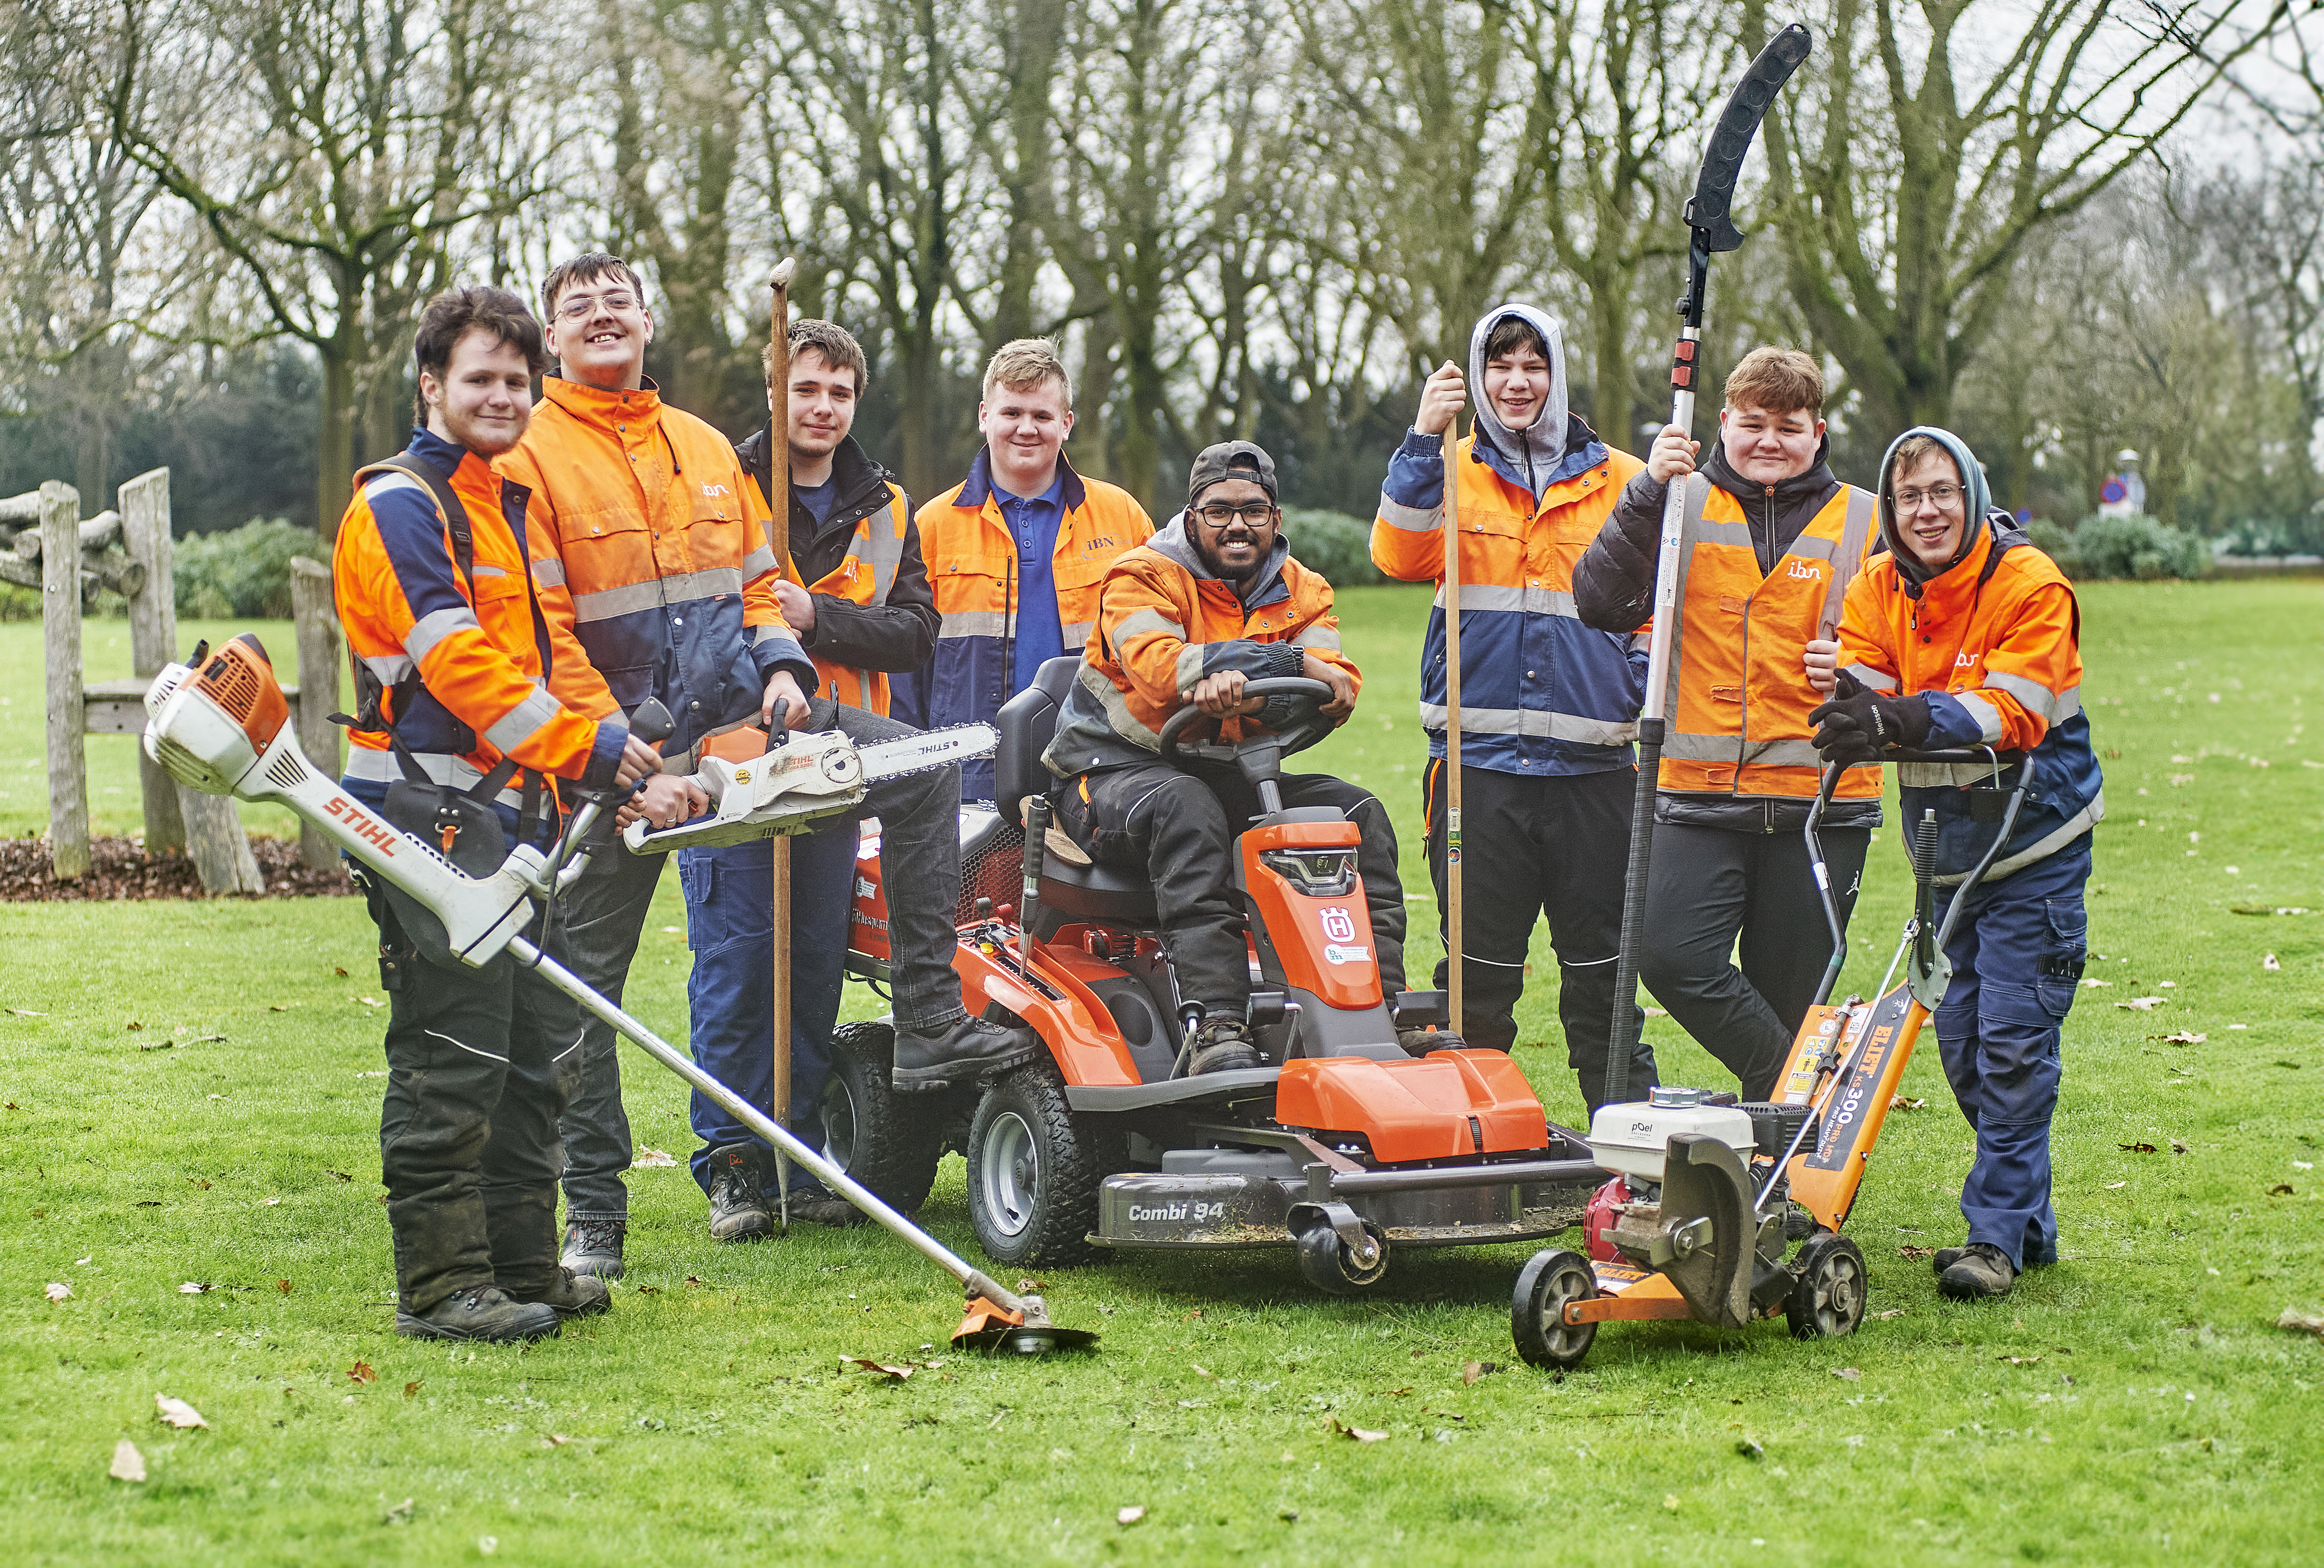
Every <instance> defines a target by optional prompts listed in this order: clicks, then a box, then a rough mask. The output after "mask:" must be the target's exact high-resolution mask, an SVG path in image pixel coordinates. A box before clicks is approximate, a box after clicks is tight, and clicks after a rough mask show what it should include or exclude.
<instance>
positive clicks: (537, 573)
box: [532, 556, 565, 588]
mask: <svg viewBox="0 0 2324 1568" xmlns="http://www.w3.org/2000/svg"><path fill="white" fill-rule="evenodd" d="M532 580H533V581H534V582H536V583H539V585H540V586H542V587H544V588H561V587H563V586H565V563H564V562H563V561H560V560H558V558H556V557H555V556H549V557H545V558H542V559H540V560H537V561H535V562H533V563H532Z"/></svg>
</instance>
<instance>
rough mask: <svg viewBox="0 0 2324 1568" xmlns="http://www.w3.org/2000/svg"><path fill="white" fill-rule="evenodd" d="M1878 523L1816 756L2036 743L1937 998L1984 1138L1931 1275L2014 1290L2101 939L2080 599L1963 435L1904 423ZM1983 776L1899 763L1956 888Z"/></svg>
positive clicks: (1967, 861)
mask: <svg viewBox="0 0 2324 1568" xmlns="http://www.w3.org/2000/svg"><path fill="white" fill-rule="evenodd" d="M1880 531H1881V537H1882V539H1883V540H1884V541H1885V542H1886V544H1887V546H1888V552H1887V554H1886V555H1884V556H1880V557H1877V558H1874V560H1873V561H1872V562H1871V563H1870V564H1869V565H1867V567H1865V568H1864V570H1863V572H1862V573H1861V574H1860V575H1859V576H1858V577H1857V579H1856V581H1855V583H1854V584H1852V585H1851V586H1849V590H1848V599H1847V604H1846V606H1845V610H1844V613H1843V616H1842V619H1841V622H1840V671H1839V678H1838V685H1837V687H1836V689H1835V690H1834V692H1833V695H1832V700H1831V701H1830V702H1827V703H1825V704H1824V705H1823V706H1821V707H1819V708H1817V709H1816V710H1815V711H1814V712H1813V713H1812V714H1810V715H1808V717H1809V718H1810V720H1812V722H1814V723H1815V724H1818V725H1819V726H1820V727H1819V728H1818V729H1817V731H1816V734H1815V743H1816V746H1817V748H1818V750H1820V751H1821V752H1822V753H1823V755H1824V757H1825V759H1826V760H1827V761H1835V762H1850V763H1853V762H1877V761H1879V759H1880V758H1881V756H1882V754H1883V753H1884V752H1889V751H1893V750H1899V749H1902V750H1905V751H1939V750H1944V749H1949V748H1956V747H1966V746H1990V747H1992V748H1994V749H1995V750H1997V751H2006V752H2024V761H2023V762H2021V763H2020V764H2018V765H2019V766H2022V767H2025V768H2030V769H2031V770H2033V778H2032V779H2031V780H2030V785H2031V788H2030V789H2029V790H2028V793H2027V797H2026V804H2025V807H2024V809H2023V810H2022V811H2021V812H2020V813H2019V815H2018V817H2017V820H2016V823H2015V825H2014V826H2013V827H2012V829H2011V831H2010V835H2009V840H2008V842H2007V843H2006V844H2003V845H2002V846H2001V850H2000V853H1999V855H1998V857H1997V859H1996V860H1995V861H1994V862H1993V866H1992V869H1991V870H1989V871H1988V872H1987V873H1986V875H1985V879H1984V880H1983V881H1980V882H1979V883H1978V886H1977V887H1976V888H1975V889H1974V890H1971V891H1970V893H1969V895H1968V896H1969V899H1970V905H1969V909H1967V910H1966V911H1964V913H1963V915H1962V918H1961V919H1960V923H1959V925H1958V926H1957V927H1955V928H1954V932H1953V938H1952V941H1951V942H1950V944H1949V945H1947V947H1946V949H1945V956H1946V958H1947V959H1948V960H1949V961H1950V964H1951V965H1952V979H1951V982H1950V984H1949V985H1948V986H1947V987H1946V990H1945V994H1944V1000H1943V1001H1942V1002H1941V1003H1940V1004H1939V1005H1938V1007H1937V1010H1936V1013H1935V1022H1936V1026H1937V1045H1938V1047H1939V1048H1940V1049H1941V1051H1942V1053H1943V1056H1944V1064H1945V1076H1946V1077H1947V1078H1948V1079H1950V1081H1951V1083H1952V1088H1953V1098H1954V1099H1955V1100H1956V1101H1958V1102H1960V1108H1961V1114H1962V1115H1964V1116H1966V1117H1967V1118H1968V1119H1969V1126H1970V1127H1971V1128H1972V1129H1974V1130H1976V1133H1977V1157H1976V1159H1975V1161H1974V1162H1973V1163H1972V1164H1971V1165H1970V1167H1969V1179H1968V1181H1967V1182H1966V1183H1965V1184H1964V1185H1963V1186H1962V1189H1961V1201H1960V1207H1961V1215H1962V1217H1963V1218H1964V1219H1966V1220H1967V1221H1968V1222H1969V1238H1968V1241H1967V1243H1966V1244H1965V1245H1963V1246H1960V1247H1947V1248H1942V1249H1941V1250H1939V1251H1938V1253H1937V1255H1936V1259H1935V1262H1936V1268H1937V1274H1938V1281H1937V1283H1938V1287H1939V1288H1940V1289H1941V1290H1942V1291H1943V1292H1944V1293H1945V1294H1946V1295H1947V1296H1958V1297H1963V1298H1974V1297H1980V1296H2006V1295H2008V1294H2009V1291H2010V1289H2011V1287H2012V1286H2014V1285H2015V1282H2016V1278H2017V1276H2018V1274H2019V1273H2020V1272H2021V1271H2022V1270H2024V1269H2026V1268H2037V1267H2039V1266H2041V1265H2043V1264H2046V1263H2053V1262H2055V1261H2056V1260H2057V1258H2058V1218H2057V1215H2056V1213H2053V1212H2052V1208H2051V1206H2050V1120H2051V1117H2052V1114H2053V1113H2054V1112H2055V1111H2056V1110H2057V1104H2058V1080H2059V1076H2060V1072H2061V1061H2060V1056H2059V1040H2060V1035H2061V1027H2062V1026H2063V1024H2064V1023H2065V1021H2066V1013H2067V1011H2068V1010H2070V1008H2071V1007H2072V1006H2073V1004H2074V992H2075V991H2076V989H2077V987H2078V986H2079V984H2080V980H2081V973H2082V964H2083V960H2084V957H2085V955H2086V951H2087V947H2088V939H2089V917H2088V916H2087V914H2086V913H2085V912H2084V909H2083V906H2082V888H2083V884H2084V883H2086V882H2088V881H2089V875H2090V829H2091V828H2092V827H2093V826H2096V825H2097V823H2098V819H2099V818H2100V817H2102V816H2105V815H2106V800H2105V796H2104V794H2103V791H2102V789H2101V783H2102V780H2101V779H2100V778H2099V774H2098V758H2097V756H2096V755H2095V754H2094V753H2093V752H2091V749H2090V724H2089V717H2088V715H2085V714H2084V713H2083V711H2082V706H2081V696H2080V693H2081V684H2082V656H2081V650H2080V636H2081V613H2080V608H2079V607H2078V606H2077V605H2076V604H2075V602H2074V591H2073V589H2072V587H2071V586H2069V585H2068V583H2067V581H2066V578H2065V576H2064V574H2062V573H2061V572H2060V571H2059V570H2058V568H2057V567H2056V565H2055V564H2053V563H2052V561H2051V559H2050V558H2048V557H2047V556H2045V555H2043V553H2042V552H2041V551H2040V550H2038V549H2034V548H2033V545H2032V544H2030V543H2028V542H2027V540H2026V538H2025V536H2024V534H2023V533H2020V532H2019V531H2018V530H2017V529H2016V528H2015V525H2014V524H2013V523H2012V522H2011V521H2010V519H2009V516H2008V514H2007V513H2006V512H1997V511H1993V510H1991V508H1990V505H1989V502H1988V497H1987V491H1986V483H1985V470H1984V468H1983V467H1982V466H1980V465H1979V464H1978V461H1977V459H1976V457H1974V456H1973V455H1972V454H1971V453H1970V452H1969V447H1968V445H1967V444H1966V443H1964V442H1963V441H1962V440H1961V439H1960V438H1959V437H1958V436H1955V435H1953V434H1952V433H1951V432H1950V431H1949V430H1940V429H1931V428H1928V427H1921V428H1918V429H1911V430H1907V431H1905V432H1904V435H1902V436H1900V437H1898V438H1896V441H1895V444H1894V445H1893V446H1891V447H1889V448H1888V453H1887V456H1886V457H1884V458H1882V459H1881V464H1880ZM1989 773H1990V769H1989V768H1987V767H1986V766H1984V765H1982V764H1980V765H1978V766H1976V767H1967V766H1956V765H1951V764H1945V763H1930V762H1910V761H1908V762H1904V763H1902V764H1901V765H1900V766H1899V767H1898V769H1897V783H1898V785H1899V786H1900V788H1901V789H1902V791H1903V807H1904V822H1905V825H1906V826H1905V844H1906V845H1907V847H1908V850H1909V846H1910V845H1911V844H1912V842H1913V833H1914V825H1916V824H1918V823H1920V822H1921V821H1922V820H1923V815H1924V814H1933V815H1934V816H1935V820H1936V824H1937V849H1936V868H1935V869H1936V881H1937V884H1938V886H1939V887H1940V888H1941V889H1944V890H1946V891H1945V893H1944V895H1943V896H1944V897H1946V898H1948V899H1950V898H1952V897H1956V896H1959V895H1958V893H1957V891H1956V890H1958V888H1959V885H1960V882H1961V881H1963V880H1965V878H1966V876H1967V873H1968V872H1969V871H1970V870H1971V869H1972V868H1974V867H1975V865H1976V864H1977V862H1978V858H1979V857H1980V856H1981V855H1982V854H1983V853H1985V851H1986V849H1987V847H1988V846H1989V845H1990V844H1992V842H1993V835H1994V834H1995V833H1996V832H1997V831H1999V830H1998V828H1997V826H1993V825H1990V824H1987V823H1984V822H1980V821H1978V819H1977V817H1976V816H1974V815H1972V812H1971V809H1970V788H1969V787H1970V786H1972V785H1974V784H1977V783H1980V782H1984V781H1986V780H1987V778H1988V776H1989ZM1943 917H1944V910H1943V909H1941V908H1940V909H1939V910H1938V911H1937V918H1939V919H1940V920H1941V919H1942V918H1943Z"/></svg>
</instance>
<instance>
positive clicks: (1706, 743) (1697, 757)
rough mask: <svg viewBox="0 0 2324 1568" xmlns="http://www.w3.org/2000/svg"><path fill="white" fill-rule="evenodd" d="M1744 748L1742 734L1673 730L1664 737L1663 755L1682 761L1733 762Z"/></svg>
mask: <svg viewBox="0 0 2324 1568" xmlns="http://www.w3.org/2000/svg"><path fill="white" fill-rule="evenodd" d="M1742 750H1743V737H1742V736H1740V735H1706V734H1702V733H1700V732H1697V731H1693V730H1673V731H1671V732H1670V733H1668V734H1666V735H1665V736H1664V737H1663V755H1664V756H1665V757H1671V758H1675V759H1677V760H1678V761H1682V762H1732V761H1735V760H1736V757H1737V755H1738V753H1739V752H1741V751H1742Z"/></svg>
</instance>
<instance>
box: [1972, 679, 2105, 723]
mask: <svg viewBox="0 0 2324 1568" xmlns="http://www.w3.org/2000/svg"><path fill="white" fill-rule="evenodd" d="M1985 684H1986V685H1987V686H1988V687H1992V688H1993V689H1994V690H1996V691H2005V692H2007V693H2008V694H2009V695H2010V696H2014V697H2015V698H2016V699H2017V701H2018V702H2019V704H2020V705H2021V706H2024V709H2025V711H2026V712H2028V713H2032V714H2039V715H2042V718H2043V721H2044V722H2046V723H2049V724H2063V723H2065V722H2066V721H2067V720H2068V719H2070V718H2072V717H2073V716H2074V715H2076V714H2078V713H2080V712H2081V711H2082V688H2081V687H2079V686H2076V687H2067V688H2066V689H2065V690H2064V691H2052V690H2051V689H2050V688H2049V687H2046V686H2043V684H2042V683H2041V682H2040V681H2038V680H2028V679H2027V678H2025V677H2024V676H2022V675H2011V674H2009V673H2008V672H2007V671H2006V670H1999V669H1988V670H1987V671H1986V672H1985Z"/></svg>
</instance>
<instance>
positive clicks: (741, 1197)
mask: <svg viewBox="0 0 2324 1568" xmlns="http://www.w3.org/2000/svg"><path fill="white" fill-rule="evenodd" d="M774 1233H775V1217H774V1215H772V1214H770V1213H768V1212H767V1203H766V1200H765V1199H764V1198H761V1196H760V1195H759V1162H758V1160H757V1159H756V1158H753V1156H752V1152H751V1150H750V1149H748V1148H744V1147H743V1146H742V1145H741V1144H739V1143H738V1144H733V1145H731V1146H729V1147H727V1148H722V1149H719V1150H718V1151H717V1152H715V1154H713V1155H712V1156H711V1157H710V1239H711V1240H712V1241H762V1240H764V1239H765V1238H766V1237H769V1236H771V1235H773V1234H774Z"/></svg>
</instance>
